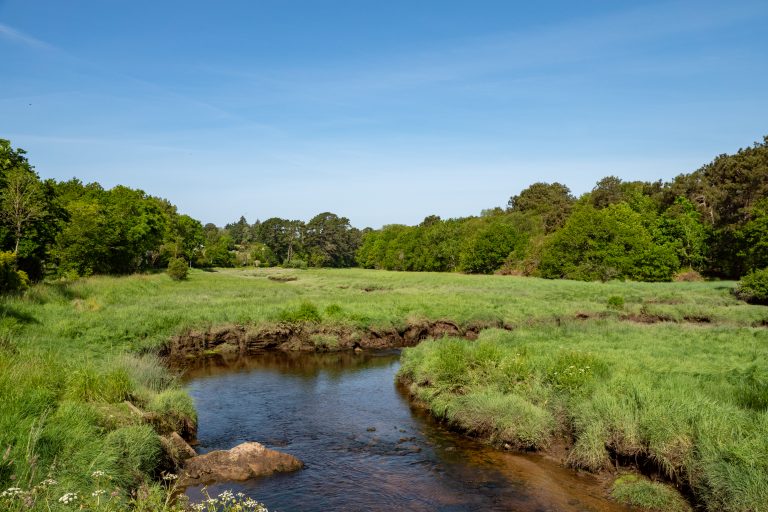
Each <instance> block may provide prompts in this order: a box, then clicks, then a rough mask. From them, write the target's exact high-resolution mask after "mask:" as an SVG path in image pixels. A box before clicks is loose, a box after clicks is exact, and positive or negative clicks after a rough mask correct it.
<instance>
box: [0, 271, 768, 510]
mask: <svg viewBox="0 0 768 512" xmlns="http://www.w3.org/2000/svg"><path fill="white" fill-rule="evenodd" d="M272 275H293V276H296V277H298V279H297V280H294V281H273V280H270V279H268V277H269V276H272ZM733 288H734V283H728V282H679V283H654V284H651V283H637V282H618V281H611V282H606V283H584V282H576V281H550V280H544V279H535V278H521V277H502V276H471V275H460V274H441V273H391V272H384V271H370V270H359V269H357V270H355V269H344V270H323V269H316V270H314V269H311V270H286V269H274V270H272V269H246V270H219V271H216V272H204V271H201V270H195V269H193V270H192V271H191V272H190V274H189V278H188V280H187V281H186V282H184V283H183V285H181V286H180V285H179V283H177V282H174V281H172V280H171V279H168V277H167V276H165V275H162V274H158V275H136V276H130V277H122V278H115V277H90V278H85V279H78V280H76V281H57V282H52V283H50V284H42V285H36V286H33V287H31V288H30V289H29V290H28V291H26V292H25V293H24V294H22V295H18V296H15V297H7V298H6V299H5V300H4V301H3V302H2V313H0V458H1V460H0V486H1V487H2V488H3V489H8V488H19V489H22V490H24V492H29V491H31V490H32V489H35V488H36V487H37V486H40V485H42V482H44V481H45V480H46V479H55V480H56V481H57V482H58V484H57V487H56V488H55V492H56V493H60V494H59V497H60V496H62V495H64V493H66V492H77V493H78V496H79V497H80V498H83V497H85V496H86V495H90V493H92V492H94V491H95V490H96V489H95V488H93V486H94V482H93V478H92V476H91V475H92V473H93V472H94V471H103V472H104V473H105V479H104V480H102V482H108V483H109V485H108V487H104V488H103V489H104V490H106V491H108V493H109V494H110V495H111V494H112V493H115V496H114V497H112V498H111V501H110V503H113V504H116V503H121V504H123V505H125V506H127V504H128V503H130V501H131V500H134V499H136V497H137V496H138V495H139V494H136V493H138V492H139V491H140V490H141V489H144V491H142V492H143V493H144V494H142V496H145V497H148V496H151V495H153V494H152V493H153V492H154V493H159V492H160V491H157V490H156V491H151V489H154V487H153V486H156V485H157V484H153V483H152V482H154V481H156V479H158V478H159V477H160V471H161V470H162V469H163V468H162V467H161V466H160V465H159V463H158V460H162V457H161V458H160V459H158V457H157V454H158V453H159V452H158V450H159V449H160V448H159V445H158V442H156V439H157V435H158V434H161V433H164V432H168V431H170V430H180V429H181V430H183V429H184V428H185V425H187V423H188V422H190V421H193V420H194V417H193V415H194V410H193V407H192V404H191V402H190V401H189V398H188V397H187V395H186V394H185V393H184V392H183V391H182V390H181V389H180V388H179V387H178V383H177V380H176V379H175V378H174V376H173V375H171V374H169V373H168V371H167V369H166V368H164V367H163V366H162V365H161V364H160V363H159V361H158V360H157V359H156V357H154V356H152V355H151V352H153V351H157V350H159V348H160V347H162V346H163V345H164V344H165V343H166V342H167V341H168V340H169V339H170V337H171V336H172V335H174V334H178V333H181V332H184V331H185V330H189V329H205V328H207V327H209V326H220V325H226V324H241V325H246V326H249V325H254V326H259V325H267V324H274V323H280V322H288V323H304V322H311V323H315V324H319V325H321V326H347V327H351V328H361V329H363V328H365V329H367V328H375V329H387V328H392V327H397V328H403V327H404V326H406V325H408V324H409V323H414V322H421V321H425V320H441V319H444V320H451V321H453V322H455V323H457V324H458V325H460V326H462V327H468V326H472V325H505V326H507V328H508V329H511V330H509V331H508V330H502V329H492V330H485V331H482V333H481V335H480V339H479V340H478V341H476V342H470V341H466V340H456V339H445V340H440V341H427V342H424V343H422V344H421V345H419V346H418V347H416V348H414V349H409V350H407V351H406V352H405V353H404V355H403V367H402V368H403V369H402V375H403V377H404V378H406V379H408V380H409V381H410V382H411V385H412V386H413V392H414V393H415V395H416V396H417V397H418V398H419V399H420V400H421V401H422V402H424V403H426V404H428V405H429V407H430V408H432V410H433V411H434V412H435V413H436V414H437V415H439V416H441V417H445V418H446V419H448V420H449V421H453V422H454V423H455V424H456V425H457V426H459V427H461V428H463V429H465V430H467V431H470V432H472V433H474V434H476V435H482V436H486V437H487V438H489V439H492V440H493V441H495V442H499V443H508V444H510V445H514V446H516V447H518V448H521V449H544V450H546V449H548V448H549V447H551V446H553V443H556V442H559V441H558V440H562V439H563V438H565V439H567V440H569V442H570V443H571V446H572V449H571V451H570V454H569V457H568V461H569V463H570V464H571V465H573V466H577V467H582V468H587V469H590V470H601V469H604V468H609V467H611V465H612V464H613V463H615V462H616V461H619V462H622V461H625V460H630V459H631V460H639V461H647V463H648V464H650V465H651V466H652V467H653V468H655V470H656V471H657V472H658V474H659V476H660V477H661V478H664V479H666V480H667V481H670V482H673V483H675V484H677V485H679V486H681V488H683V489H685V488H690V489H691V492H693V494H694V496H696V497H697V499H699V500H700V501H701V502H702V503H703V504H704V506H705V508H707V509H710V510H716V509H717V510H733V511H735V510H743V511H746V510H761V507H762V506H763V505H762V503H766V502H768V497H767V496H766V495H765V493H766V488H765V486H764V485H763V483H764V482H765V481H766V478H767V475H768V470H767V469H766V468H768V461H767V460H766V458H765V454H766V453H768V446H766V445H765V440H766V439H768V411H766V407H767V406H768V373H767V372H768V363H767V362H766V357H768V343H767V342H768V330H766V329H765V328H764V327H761V325H763V324H764V323H765V321H766V320H768V313H766V310H765V308H764V306H757V305H748V304H746V303H745V302H743V301H740V300H738V299H737V298H736V297H735V296H734V295H733V294H732V293H731V292H732V289H733ZM617 297H620V298H621V299H622V300H623V305H622V307H621V308H619V307H618V306H619V304H620V302H621V301H619V300H618V299H617ZM703 318H706V319H707V321H708V322H702V321H701V319H703ZM644 322H647V323H644ZM329 332H330V331H329ZM313 341H314V342H315V344H316V346H317V347H318V349H322V350H333V349H334V347H335V343H334V341H335V340H333V339H331V337H330V336H317V337H316V339H314V340H313ZM148 352H149V353H148ZM140 353H145V355H142V356H139V355H137V354H140ZM125 400H129V401H131V402H132V403H134V404H136V405H138V406H139V407H140V408H141V409H143V410H144V411H147V414H150V415H151V414H155V415H156V416H157V417H159V418H162V419H163V421H152V422H149V423H147V422H146V421H143V420H141V419H140V418H138V417H136V416H135V415H134V414H133V413H132V412H131V410H130V408H129V407H128V406H127V405H126V404H125V403H124V401H125ZM3 454H4V455H3ZM104 485H106V484H104ZM100 488H101V487H100ZM147 489H149V490H147ZM38 491H39V489H38ZM38 491H35V492H38ZM46 492H47V491H46ZM51 492H53V491H51ZM132 492H133V493H134V494H132ZM147 499H149V498H147ZM153 499H154V498H153ZM57 500H58V497H57ZM35 503H36V505H35V506H36V507H38V508H40V507H44V502H42V501H36V502H35ZM48 503H49V504H50V505H51V509H52V510H54V509H56V508H57V507H59V508H62V509H65V506H64V504H61V503H59V502H58V501H56V502H48ZM115 506H117V505H115ZM121 506H122V505H121ZM40 509H41V510H46V509H45V508H40Z"/></svg>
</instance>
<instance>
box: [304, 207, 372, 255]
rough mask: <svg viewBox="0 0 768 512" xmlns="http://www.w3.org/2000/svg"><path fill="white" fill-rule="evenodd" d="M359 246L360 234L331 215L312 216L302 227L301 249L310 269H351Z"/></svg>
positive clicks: (346, 220) (347, 223) (342, 219)
mask: <svg viewBox="0 0 768 512" xmlns="http://www.w3.org/2000/svg"><path fill="white" fill-rule="evenodd" d="M359 245H360V231H359V230H357V229H354V228H352V226H351V225H350V223H349V219H347V218H346V217H339V216H338V215H336V214H334V213H331V212H324V213H320V214H318V215H316V216H314V217H313V218H312V219H311V220H310V221H309V222H307V224H306V226H305V227H304V246H305V249H306V251H307V253H308V255H309V264H310V265H313V266H318V267H351V266H352V265H354V263H355V252H356V251H357V248H358V246H359Z"/></svg>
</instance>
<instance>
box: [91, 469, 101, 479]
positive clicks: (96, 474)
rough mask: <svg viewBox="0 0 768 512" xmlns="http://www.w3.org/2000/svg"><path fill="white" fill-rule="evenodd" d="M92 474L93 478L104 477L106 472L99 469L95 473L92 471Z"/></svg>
mask: <svg viewBox="0 0 768 512" xmlns="http://www.w3.org/2000/svg"><path fill="white" fill-rule="evenodd" d="M91 476H92V477H93V478H101V477H103V476H104V472H103V471H101V470H99V471H94V472H93V473H91Z"/></svg>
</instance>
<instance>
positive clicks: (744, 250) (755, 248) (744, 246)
mask: <svg viewBox="0 0 768 512" xmlns="http://www.w3.org/2000/svg"><path fill="white" fill-rule="evenodd" d="M749 216H750V220H749V221H748V222H747V223H746V224H745V225H744V228H743V229H741V230H740V231H739V237H740V240H739V247H741V252H740V254H739V256H740V257H742V258H744V265H743V266H744V268H746V269H747V270H749V271H754V270H757V269H763V268H766V267H768V197H766V198H764V199H761V200H759V201H757V202H756V203H755V205H754V206H753V207H752V208H751V210H750V214H749Z"/></svg>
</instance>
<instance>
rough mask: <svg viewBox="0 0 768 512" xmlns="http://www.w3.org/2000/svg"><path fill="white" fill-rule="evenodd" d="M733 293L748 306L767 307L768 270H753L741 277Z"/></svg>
mask: <svg viewBox="0 0 768 512" xmlns="http://www.w3.org/2000/svg"><path fill="white" fill-rule="evenodd" d="M733 293H734V295H736V297H738V298H739V299H741V300H743V301H745V302H749V303H750V304H765V305H768V268H764V269H763V270H754V271H752V272H750V273H749V274H747V275H745V276H744V277H742V278H741V281H739V284H738V286H736V288H735V289H734V291H733Z"/></svg>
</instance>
